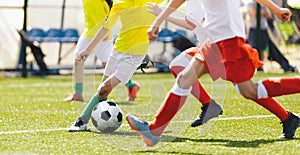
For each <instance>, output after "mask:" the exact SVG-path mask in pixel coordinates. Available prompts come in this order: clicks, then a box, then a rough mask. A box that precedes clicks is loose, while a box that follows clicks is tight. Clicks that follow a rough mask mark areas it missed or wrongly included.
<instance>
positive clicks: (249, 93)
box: [241, 90, 257, 100]
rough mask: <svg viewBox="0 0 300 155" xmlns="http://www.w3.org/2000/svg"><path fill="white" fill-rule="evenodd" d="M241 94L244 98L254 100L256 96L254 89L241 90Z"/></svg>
mask: <svg viewBox="0 0 300 155" xmlns="http://www.w3.org/2000/svg"><path fill="white" fill-rule="evenodd" d="M241 95H242V96H243V97H245V98H246V99H250V100H254V99H256V98H257V95H256V91H250V90H246V91H241Z"/></svg>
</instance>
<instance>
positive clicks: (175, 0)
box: [148, 0, 185, 40]
mask: <svg viewBox="0 0 300 155" xmlns="http://www.w3.org/2000/svg"><path fill="white" fill-rule="evenodd" d="M184 2H185V0H171V1H170V2H169V3H168V5H167V7H166V8H165V9H164V10H163V11H162V12H161V13H160V14H159V15H158V16H157V17H156V19H155V21H154V22H153V23H152V25H151V27H150V28H149V30H148V37H149V39H150V40H156V39H157V37H158V31H159V26H160V25H161V23H162V22H163V21H164V20H165V19H166V18H167V17H168V16H169V15H170V14H171V13H172V12H174V11H175V10H176V9H177V8H178V7H179V6H180V5H182V4H183V3H184Z"/></svg>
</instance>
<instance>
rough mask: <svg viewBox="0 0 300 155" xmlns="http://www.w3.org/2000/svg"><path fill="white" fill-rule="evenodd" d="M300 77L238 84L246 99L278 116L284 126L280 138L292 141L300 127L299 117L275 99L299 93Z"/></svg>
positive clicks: (249, 81)
mask: <svg viewBox="0 0 300 155" xmlns="http://www.w3.org/2000/svg"><path fill="white" fill-rule="evenodd" d="M299 82H300V79H299V77H289V78H269V79H266V80H263V81H259V82H258V83H256V84H255V83H253V82H252V81H251V80H248V81H246V82H242V83H239V84H238V87H237V89H238V90H239V92H240V93H241V94H242V95H243V96H244V97H246V98H248V99H251V100H253V101H255V102H256V103H258V104H259V105H261V106H263V107H264V108H266V109H267V110H269V111H270V112H271V113H273V114H274V115H276V116H277V117H278V118H279V119H280V121H281V122H282V124H283V134H282V135H281V136H280V138H287V139H290V138H292V137H293V136H294V134H295V132H296V129H297V128H298V126H299V125H300V118H299V116H297V115H295V114H293V113H291V112H289V111H287V110H286V109H285V108H284V107H283V106H281V105H280V103H279V102H278V101H277V100H275V99H274V98H273V97H276V96H280V95H287V94H292V93H299V91H300V90H299V87H297V86H298V85H299V84H300V83H299Z"/></svg>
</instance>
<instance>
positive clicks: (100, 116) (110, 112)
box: [91, 101, 123, 133]
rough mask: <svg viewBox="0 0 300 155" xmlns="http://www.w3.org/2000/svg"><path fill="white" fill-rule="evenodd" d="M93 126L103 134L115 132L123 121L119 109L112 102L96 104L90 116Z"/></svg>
mask: <svg viewBox="0 0 300 155" xmlns="http://www.w3.org/2000/svg"><path fill="white" fill-rule="evenodd" d="M91 119H92V123H93V125H94V126H95V127H96V128H97V129H98V130H99V131H101V132H103V133H111V132H114V131H115V130H117V129H118V128H119V127H120V126H121V124H122V119H123V114H122V111H121V109H120V107H119V106H118V105H117V104H116V103H114V102H112V101H103V102H100V103H98V104H97V105H96V106H95V107H94V109H93V111H92V115H91Z"/></svg>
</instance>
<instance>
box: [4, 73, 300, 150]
mask: <svg viewBox="0 0 300 155" xmlns="http://www.w3.org/2000/svg"><path fill="white" fill-rule="evenodd" d="M295 75H297V74H292V73H290V74H275V73H273V74H266V73H258V74H256V75H255V79H254V81H258V80H260V79H265V78H267V77H276V76H295ZM100 79H101V75H89V76H86V77H85V83H84V97H85V100H86V101H88V100H89V98H90V97H91V96H92V95H93V94H94V93H95V92H96V90H97V86H98V84H99V80H100ZM133 80H136V81H138V82H139V83H140V85H141V89H140V91H139V93H138V97H137V98H136V100H135V101H134V102H127V101H126V97H127V90H126V87H125V86H123V85H119V86H117V87H116V89H115V90H113V92H112V93H111V95H110V96H109V100H112V101H115V102H117V104H118V105H119V106H120V107H121V109H122V110H123V113H124V114H123V118H124V119H123V123H122V126H121V127H120V128H119V129H118V130H117V131H115V132H114V133H112V134H103V133H101V132H99V131H97V130H96V129H95V128H94V127H93V125H92V123H91V122H90V123H89V128H90V129H91V131H90V132H78V133H70V132H68V131H67V129H68V127H69V126H70V125H71V124H72V123H73V122H74V121H75V119H76V118H77V117H78V116H79V114H80V112H81V111H82V110H83V108H84V107H85V104H86V102H83V103H82V102H71V103H66V102H63V99H64V98H65V97H66V96H67V95H69V94H70V93H72V77H71V76H47V77H45V78H40V77H28V78H26V79H24V78H0V94H1V95H0V96H1V97H0V101H1V102H0V107H1V108H0V141H1V145H0V154H113V155H117V154H122V155H123V154H155V155H156V154H157V155H158V154H185V155H194V154H262V155H265V154H272V155H273V154H284V155H287V154H299V153H300V152H299V151H300V131H297V132H296V134H295V138H294V139H292V140H279V139H277V137H278V136H279V135H280V134H281V132H282V126H281V124H280V121H279V120H278V119H277V118H276V117H275V116H273V115H272V114H271V113H270V112H268V111H267V110H265V109H264V108H262V107H261V106H259V105H257V104H256V103H254V102H252V101H249V100H246V99H244V98H242V97H241V96H240V95H239V94H238V93H237V92H236V91H235V89H234V87H233V86H232V84H231V83H229V82H224V81H222V80H220V81H216V82H214V83H212V81H211V80H210V78H209V76H204V77H203V78H202V79H201V82H202V83H203V85H204V87H205V88H206V89H207V90H208V92H209V93H210V94H212V96H213V98H215V100H216V101H217V102H219V103H220V104H221V105H222V107H223V110H224V112H223V115H221V116H220V117H218V118H216V119H214V120H211V121H210V122H208V123H207V124H205V125H203V126H201V127H197V128H191V127H190V123H191V121H192V120H193V119H195V118H196V117H197V116H198V114H199V113H200V111H201V109H200V107H201V106H200V104H199V103H198V102H197V101H196V100H195V99H194V98H193V96H190V97H189V98H188V100H187V102H186V104H185V105H184V107H183V109H182V110H181V111H180V112H179V113H178V115H176V117H175V118H174V119H173V120H172V122H171V123H170V125H169V126H168V127H167V129H166V130H165V132H164V134H163V136H162V139H161V142H160V143H158V144H157V145H156V146H155V147H145V145H144V143H143V142H142V140H141V138H140V137H139V136H138V135H137V134H136V133H135V132H133V131H132V130H131V129H130V127H129V125H128V124H127V122H126V120H125V115H126V113H131V114H134V115H136V116H138V117H140V118H142V119H144V120H148V121H151V120H152V119H153V118H154V114H155V113H156V111H157V109H158V108H159V106H160V104H161V102H162V101H163V100H164V97H165V96H166V94H167V92H168V91H169V90H170V89H171V87H172V85H173V83H174V81H175V80H174V78H173V77H172V75H171V74H136V75H134V77H133ZM276 99H277V100H278V101H280V102H281V103H282V105H283V106H284V107H285V108H286V109H288V110H291V111H292V112H294V113H297V114H300V95H299V94H297V95H289V96H282V97H277V98H276ZM298 130H299V129H298Z"/></svg>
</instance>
